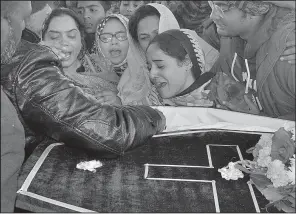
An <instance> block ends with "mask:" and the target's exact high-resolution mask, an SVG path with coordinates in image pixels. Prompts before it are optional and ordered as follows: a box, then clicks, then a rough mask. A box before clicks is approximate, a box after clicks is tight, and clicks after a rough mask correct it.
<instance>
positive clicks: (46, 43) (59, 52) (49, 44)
mask: <svg viewBox="0 0 296 214" xmlns="http://www.w3.org/2000/svg"><path fill="white" fill-rule="evenodd" d="M39 45H44V46H47V47H49V48H50V49H51V50H52V51H53V52H54V53H55V54H56V55H57V56H58V58H59V60H63V59H64V58H65V57H66V55H65V54H64V53H63V50H62V47H61V45H60V44H57V43H56V42H52V41H41V42H39Z"/></svg>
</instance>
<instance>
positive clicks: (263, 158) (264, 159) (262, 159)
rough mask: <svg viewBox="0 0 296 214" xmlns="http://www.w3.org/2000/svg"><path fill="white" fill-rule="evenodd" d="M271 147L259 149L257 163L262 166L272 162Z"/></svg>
mask: <svg viewBox="0 0 296 214" xmlns="http://www.w3.org/2000/svg"><path fill="white" fill-rule="evenodd" d="M270 152H271V148H270V147H263V148H262V149H260V150H259V155H258V159H257V163H258V165H259V166H261V167H267V166H268V165H269V164H270V162H271V157H270Z"/></svg>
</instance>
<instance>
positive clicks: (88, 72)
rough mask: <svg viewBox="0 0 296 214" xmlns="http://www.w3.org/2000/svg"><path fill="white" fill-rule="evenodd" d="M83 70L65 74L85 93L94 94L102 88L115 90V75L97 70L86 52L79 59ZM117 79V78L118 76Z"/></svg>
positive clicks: (116, 81)
mask: <svg viewBox="0 0 296 214" xmlns="http://www.w3.org/2000/svg"><path fill="white" fill-rule="evenodd" d="M81 64H82V66H83V67H84V72H77V71H75V72H67V73H65V75H66V76H67V77H68V78H69V79H70V80H72V81H73V83H74V85H76V86H79V87H80V88H81V89H82V90H83V91H84V92H85V93H88V94H91V95H93V96H96V95H97V94H98V93H99V92H101V91H104V90H111V91H114V92H117V83H118V80H116V76H115V75H112V74H110V73H107V72H104V71H102V70H100V71H98V70H97V69H96V68H95V67H94V65H93V63H92V61H91V58H90V56H89V55H88V54H85V55H84V57H83V58H82V59H81ZM118 79H119V78H118Z"/></svg>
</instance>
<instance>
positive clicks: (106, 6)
mask: <svg viewBox="0 0 296 214" xmlns="http://www.w3.org/2000/svg"><path fill="white" fill-rule="evenodd" d="M72 2H73V3H72V4H73V7H76V8H77V6H78V2H79V1H72ZM74 2H75V3H74ZM98 2H99V3H100V4H101V5H102V7H103V8H104V10H105V12H107V11H108V10H110V8H111V6H112V1H98Z"/></svg>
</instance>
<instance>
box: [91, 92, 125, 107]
mask: <svg viewBox="0 0 296 214" xmlns="http://www.w3.org/2000/svg"><path fill="white" fill-rule="evenodd" d="M96 98H97V100H98V101H99V102H101V103H102V104H113V105H122V103H121V100H120V98H119V97H118V96H117V94H116V93H115V92H114V91H102V92H100V93H98V94H97V95H96Z"/></svg>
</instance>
